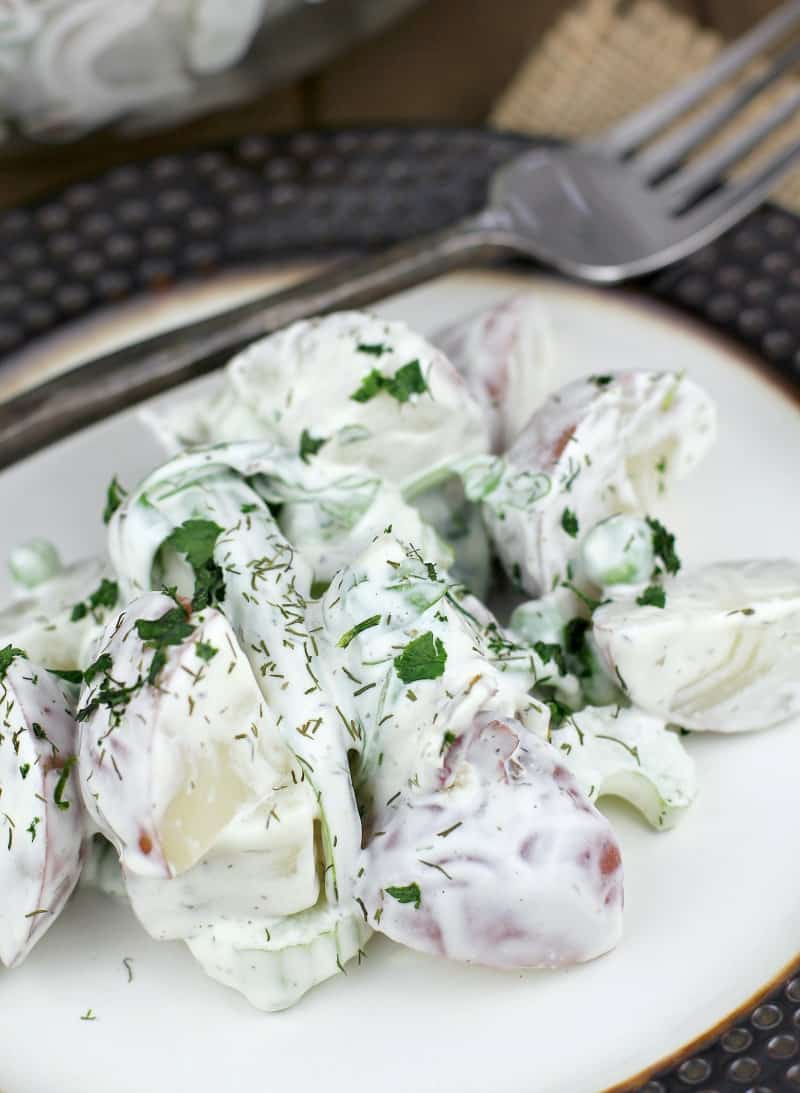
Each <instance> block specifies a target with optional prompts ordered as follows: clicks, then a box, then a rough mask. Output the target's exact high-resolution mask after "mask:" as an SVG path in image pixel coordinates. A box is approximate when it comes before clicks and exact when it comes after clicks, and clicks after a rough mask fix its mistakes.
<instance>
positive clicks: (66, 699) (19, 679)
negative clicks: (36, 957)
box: [0, 655, 86, 967]
mask: <svg viewBox="0 0 800 1093" xmlns="http://www.w3.org/2000/svg"><path fill="white" fill-rule="evenodd" d="M0 705H1V706H2V710H3V724H2V727H1V728H0V786H2V797H0V893H2V899H1V900H0V962H2V963H3V964H5V965H6V966H7V967H13V966H14V965H16V964H19V963H21V962H22V960H23V959H24V958H25V956H26V955H27V954H28V952H29V951H30V949H31V948H32V947H33V945H34V944H35V943H36V942H37V941H38V940H39V939H40V938H41V937H42V936H43V935H44V933H45V932H46V931H47V930H48V929H49V928H50V927H51V926H52V925H53V923H54V922H55V920H56V919H57V918H58V915H59V914H60V913H61V910H62V908H63V907H64V904H65V903H66V901H67V899H68V898H69V896H70V894H71V892H72V890H73V888H74V887H75V885H76V884H77V881H78V877H79V875H80V871H81V862H82V859H83V855H84V842H85V837H86V816H85V813H84V809H83V804H82V801H81V798H80V794H79V792H78V784H77V778H76V777H75V774H74V773H73V771H72V766H73V764H74V762H75V758H74V757H75V746H76V741H75V736H76V728H75V711H74V702H73V700H72V698H71V697H70V695H69V694H67V693H66V692H65V689H64V687H63V686H62V685H61V684H60V682H59V680H58V679H57V678H56V677H55V676H53V675H52V674H51V673H50V672H48V671H47V670H46V669H45V668H43V667H42V666H41V665H39V664H35V663H34V662H32V661H30V660H28V659H27V658H26V657H24V656H22V655H18V656H15V657H13V659H12V660H11V663H10V665H8V666H7V667H5V669H4V672H3V677H2V681H1V682H0Z"/></svg>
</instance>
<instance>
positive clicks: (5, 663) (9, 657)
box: [0, 645, 28, 680]
mask: <svg viewBox="0 0 800 1093" xmlns="http://www.w3.org/2000/svg"><path fill="white" fill-rule="evenodd" d="M27 655H28V654H27V653H26V652H25V651H24V650H23V649H17V648H16V646H14V645H6V646H5V647H4V648H2V649H0V680H3V679H5V678H6V672H7V671H8V669H9V668H10V667H11V665H12V664H13V662H14V661H15V660H16V658H17V657H25V656H27Z"/></svg>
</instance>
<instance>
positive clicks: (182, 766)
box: [78, 592, 315, 877]
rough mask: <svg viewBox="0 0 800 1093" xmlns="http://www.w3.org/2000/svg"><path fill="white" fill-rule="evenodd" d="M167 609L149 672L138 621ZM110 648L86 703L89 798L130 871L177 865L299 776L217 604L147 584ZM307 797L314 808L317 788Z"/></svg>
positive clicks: (83, 760)
mask: <svg viewBox="0 0 800 1093" xmlns="http://www.w3.org/2000/svg"><path fill="white" fill-rule="evenodd" d="M176 612H177V614H176ZM170 615H172V616H174V617H175V620H176V624H177V627H178V629H177V630H173V633H172V634H171V638H172V639H174V643H170V644H166V645H164V646H163V648H162V654H163V665H162V667H161V669H160V670H159V672H158V673H157V675H156V678H155V679H154V680H151V679H150V676H151V673H152V667H153V658H154V656H155V649H154V648H153V641H152V639H150V640H148V639H147V638H143V637H142V634H141V633H140V625H139V624H141V623H142V622H144V623H148V622H158V623H163V622H164V620H167V622H168V621H169V618H170ZM148 632H149V631H148ZM102 657H105V662H104V664H103V670H102V671H101V672H98V674H97V675H96V676H95V677H94V678H92V679H91V681H90V682H89V683H87V684H85V685H84V690H83V692H82V695H81V710H80V711H79V714H78V716H79V718H81V719H82V726H81V737H80V748H79V769H80V779H81V788H82V791H83V794H84V799H85V801H86V806H87V809H88V810H89V813H90V814H91V816H92V818H93V820H94V821H95V823H96V824H97V826H98V828H99V829H100V831H101V832H102V833H103V834H104V835H105V836H106V837H107V838H108V839H109V840H110V841H111V842H112V843H113V844H114V846H115V847H116V849H117V852H118V854H119V855H120V860H121V862H122V865H123V867H124V868H125V870H126V871H127V872H130V873H135V874H139V875H141V876H145V877H174V876H178V875H180V874H182V873H184V872H186V871H187V870H188V869H191V867H192V866H193V865H195V864H196V863H197V862H198V861H200V860H201V859H202V858H203V856H204V855H205V854H206V853H207V852H208V850H209V849H210V848H211V846H212V845H213V844H214V842H215V840H216V839H217V837H218V836H219V834H220V832H221V831H222V830H223V829H224V828H225V827H227V825H228V824H230V823H231V822H232V821H234V820H235V819H237V817H241V816H243V815H245V814H246V813H247V812H249V811H251V810H252V809H253V808H254V807H255V806H256V805H258V804H261V803H264V802H266V801H267V800H269V799H270V797H273V796H275V794H276V792H277V789H276V787H282V786H284V785H286V784H290V785H291V784H293V780H292V779H291V768H292V762H293V760H292V756H291V753H290V752H289V750H288V748H287V747H286V746H285V744H284V743H283V742H282V740H281V737H280V733H279V731H278V729H277V728H276V724H275V718H274V716H273V714H272V712H271V710H270V709H269V707H268V706H267V704H266V702H265V701H264V699H263V696H262V694H261V691H260V690H259V687H258V684H257V682H256V680H255V678H254V676H253V673H252V670H251V668H250V664H249V662H248V660H247V657H246V656H245V655H244V653H243V652H242V650H241V648H240V647H239V644H238V642H237V641H236V638H235V636H234V633H233V630H232V628H231V626H230V624H229V623H228V621H227V620H226V619H225V617H224V616H223V615H222V614H220V612H218V611H215V610H214V609H212V608H208V609H206V610H205V611H203V612H202V613H200V614H195V615H191V616H187V615H186V614H185V612H184V611H183V609H182V607H180V606H179V605H176V602H175V600H173V599H172V598H170V597H169V596H166V595H164V594H162V593H155V592H153V593H148V594H146V595H144V596H141V597H140V598H139V599H138V600H134V601H133V602H132V603H130V604H129V605H128V607H127V608H126V610H125V611H124V612H123V614H122V615H120V617H119V619H118V620H117V622H116V623H114V624H112V625H111V626H110V627H109V629H108V630H107V631H106V635H105V638H104V642H103V645H102V647H101V658H102ZM101 663H103V662H102V661H101ZM299 774H300V772H296V776H297V777H299ZM306 797H307V798H308V802H307V803H308V808H309V810H310V812H311V813H313V812H314V811H315V805H314V803H313V794H312V791H311V790H310V788H307V792H306ZM277 803H278V802H277V800H275V801H274V804H276V805H277ZM310 829H311V820H309V831H310Z"/></svg>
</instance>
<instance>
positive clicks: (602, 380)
mask: <svg viewBox="0 0 800 1093" xmlns="http://www.w3.org/2000/svg"><path fill="white" fill-rule="evenodd" d="M613 379H614V377H613V376H589V383H593V384H594V385H595V387H608V385H609V383H612V382H613Z"/></svg>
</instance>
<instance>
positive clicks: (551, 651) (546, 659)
mask: <svg viewBox="0 0 800 1093" xmlns="http://www.w3.org/2000/svg"><path fill="white" fill-rule="evenodd" d="M533 649H534V652H535V653H536V654H537V655H538V657H539V658H540V660H541V661H542V663H543V664H549V663H550V661H551V660H552V661H555V665H556V667H557V668H558V670H559V672H560V673H561V675H562V676H564V675H566V674H567V665H566V662H565V660H564V650H563V649H562V648H561V646H560V645H559V644H558V643H557V642H547V641H537V642H535V643H534V646H533Z"/></svg>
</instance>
